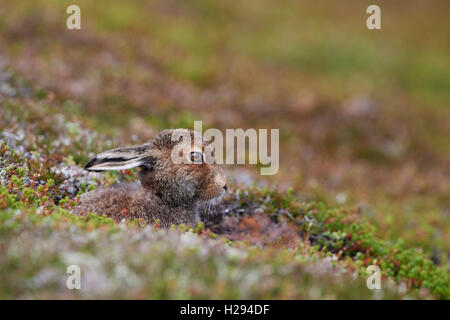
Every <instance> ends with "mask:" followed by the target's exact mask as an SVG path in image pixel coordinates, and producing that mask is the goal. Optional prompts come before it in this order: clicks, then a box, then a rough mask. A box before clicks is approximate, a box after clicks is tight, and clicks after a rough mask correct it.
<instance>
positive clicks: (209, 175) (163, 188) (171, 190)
mask: <svg viewBox="0 0 450 320" xmlns="http://www.w3.org/2000/svg"><path fill="white" fill-rule="evenodd" d="M186 136H187V138H188V139H186ZM177 137H178V139H176V138H177ZM174 138H175V139H174ZM194 141H197V143H195V145H194V144H193V142H194ZM198 142H199V143H198ZM175 148H176V149H175ZM207 149H209V150H210V151H211V150H212V145H211V144H210V141H208V140H205V139H203V138H202V137H201V136H200V135H199V134H198V133H196V132H194V131H192V130H187V129H170V130H164V131H161V132H160V133H159V134H158V135H156V136H155V137H154V138H153V139H152V140H150V141H148V142H147V143H145V144H143V145H141V146H135V147H125V148H117V149H113V150H109V151H105V152H102V153H99V154H98V155H96V156H95V157H94V158H92V159H91V160H89V162H88V163H87V164H86V165H85V166H84V168H85V169H86V170H88V171H104V170H123V169H130V168H134V167H140V168H141V170H140V172H139V180H140V183H139V182H138V183H120V184H117V185H115V186H112V187H110V188H99V189H97V190H93V191H90V192H87V193H85V194H83V195H82V196H81V199H80V203H79V205H78V206H77V207H75V208H74V210H73V213H75V214H78V215H85V214H87V213H89V212H95V213H96V214H99V215H102V214H106V215H107V216H108V217H111V218H112V219H113V220H115V221H117V222H118V221H121V220H122V219H123V218H131V219H135V218H143V219H144V220H146V221H147V222H149V223H153V222H154V221H155V220H156V219H159V220H160V224H161V226H162V227H164V228H167V227H170V226H171V225H172V224H181V223H184V224H195V223H197V222H199V221H200V219H199V205H200V204H202V203H204V202H205V201H207V200H210V199H213V198H216V197H219V196H221V195H222V194H223V193H224V192H225V191H226V190H227V184H226V182H227V179H226V176H225V174H224V172H223V170H222V168H220V167H219V166H218V165H217V164H216V163H215V159H214V151H213V150H212V152H210V153H209V155H210V159H208V161H205V160H206V159H205V157H206V155H207V153H206V151H205V150H207ZM173 150H174V151H175V152H172V151H173ZM176 151H178V152H176ZM173 155H179V159H181V160H183V161H182V162H181V163H180V161H176V162H174V161H173V159H174V158H173Z"/></svg>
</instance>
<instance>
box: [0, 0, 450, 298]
mask: <svg viewBox="0 0 450 320" xmlns="http://www.w3.org/2000/svg"><path fill="white" fill-rule="evenodd" d="M68 4H71V3H68V2H67V3H66V2H65V1H53V0H52V1H34V2H26V1H23V2H2V3H1V4H0V49H1V54H2V55H1V56H0V60H1V61H0V62H1V64H2V66H3V64H4V62H6V63H7V65H8V67H7V68H5V67H2V68H1V70H0V98H1V101H0V104H1V105H0V106H1V108H0V132H1V134H2V136H1V137H0V139H1V140H2V142H1V146H0V152H1V166H0V170H1V171H0V180H1V194H0V208H1V209H0V221H1V222H0V237H1V241H0V252H1V255H0V280H1V281H0V283H1V284H2V285H1V288H0V296H1V297H6V298H27V297H40V298H44V297H55V298H65V297H75V296H77V297H95V298H99V297H117V298H133V297H136V298H203V297H204V298H373V297H375V298H377V297H381V296H377V295H374V293H373V292H372V291H370V290H368V289H367V288H366V286H365V277H364V275H363V273H364V270H365V267H366V266H367V265H370V264H377V265H379V266H380V268H381V270H382V272H383V275H384V280H383V284H384V285H385V290H384V291H383V298H405V297H419V298H420V297H422V298H429V297H435V298H444V299H448V298H449V297H450V294H449V281H448V252H449V250H450V238H449V237H450V232H449V230H450V219H448V213H449V208H450V202H449V199H450V197H449V196H448V195H449V194H450V184H449V181H450V172H449V168H450V166H449V165H448V164H449V160H450V159H449V156H448V155H449V154H448V150H449V147H450V138H449V137H450V126H449V123H450V113H449V109H448V101H449V96H448V93H449V91H448V87H449V80H450V73H449V70H450V68H449V65H448V59H447V51H448V48H447V46H446V44H447V34H445V32H443V31H442V30H448V26H449V25H448V23H449V20H448V19H447V16H448V5H447V4H446V2H445V1H436V2H434V3H433V5H430V6H426V5H423V4H422V3H421V2H420V1H412V2H408V4H406V3H405V6H397V5H394V4H392V3H389V2H386V3H384V2H383V4H382V8H384V9H383V10H384V15H383V17H384V18H383V21H384V22H383V23H384V24H383V29H382V30H381V31H380V32H379V33H371V32H369V31H367V30H366V29H365V28H364V22H365V15H364V12H365V7H364V6H365V4H361V3H359V2H350V3H348V4H346V10H345V15H344V14H343V11H342V10H340V8H339V5H340V4H330V2H322V1H319V2H317V1H316V2H315V4H314V7H313V6H312V5H309V4H308V3H307V2H301V1H286V2H285V3H284V4H283V5H281V4H277V3H276V2H270V1H250V0H248V1H243V2H242V3H239V4H238V3H233V2H210V1H202V0H198V1H197V0H196V1H189V2H186V1H149V2H140V1H130V2H127V3H124V2H122V1H115V0H114V1H113V0H112V1H108V6H105V5H103V4H101V2H92V1H80V6H81V7H82V12H83V29H82V32H77V31H74V32H71V31H68V30H66V29H65V28H64V25H65V18H66V14H65V8H66V7H67V5H68ZM6 13H7V14H6ZM430 17H432V19H433V23H428V22H427V21H429V20H428V19H430ZM336 26H339V28H337V27H336ZM417 26H421V27H420V28H419V29H418V28H417ZM430 35H433V36H430ZM193 119H202V120H203V121H204V125H205V126H206V127H218V128H221V129H223V128H230V127H233V128H234V127H244V128H246V127H257V128H258V127H269V128H270V127H274V126H275V127H278V128H280V129H281V130H280V133H281V146H280V148H281V154H282V156H281V168H280V172H279V174H278V175H276V176H275V177H272V178H270V177H269V178H265V179H261V177H257V176H256V174H255V172H256V170H254V168H244V169H242V170H241V171H237V170H234V168H227V170H228V173H229V175H230V177H231V178H232V177H236V176H242V173H245V176H250V177H251V178H249V179H248V180H250V181H255V183H256V184H258V185H259V187H249V186H247V185H244V184H239V183H238V182H237V183H236V184H235V185H234V186H233V188H232V191H231V192H230V194H229V195H227V197H226V198H225V199H223V202H222V203H220V204H218V205H217V206H216V207H215V208H213V209H212V211H211V212H210V213H209V215H205V217H204V225H202V226H197V227H196V228H195V229H187V230H186V228H185V227H183V226H181V227H178V228H176V230H170V231H164V230H158V226H145V225H144V224H143V223H142V221H141V222H139V221H135V222H125V223H123V224H119V225H114V224H112V222H111V221H109V220H108V219H105V218H102V217H97V216H90V217H88V218H86V219H82V218H77V217H74V216H72V215H71V214H70V208H71V207H72V206H73V205H75V204H76V201H77V195H78V194H80V193H83V192H86V191H88V190H90V189H92V188H96V187H98V186H99V185H110V184H112V183H114V182H116V181H123V180H133V179H134V178H135V176H134V173H133V172H132V171H126V172H118V173H107V174H91V173H89V174H88V173H86V172H84V171H83V170H82V169H81V165H82V164H83V163H85V162H86V160H87V159H88V158H89V157H91V156H92V155H93V154H94V153H96V152H99V151H102V150H104V149H106V148H109V147H115V146H118V145H126V144H134V143H139V142H143V141H145V140H146V139H149V138H150V137H151V136H152V135H153V134H154V133H155V132H157V131H158V130H160V129H162V128H167V127H191V126H192V124H193ZM274 122H276V124H274ZM241 180H242V179H241ZM264 185H265V186H266V187H261V186H264ZM269 185H271V187H268V186H269ZM289 187H293V188H294V189H293V190H296V191H295V192H294V191H291V190H290V189H289ZM206 230H209V231H206ZM402 239H403V240H402ZM178 243H179V244H180V245H177V244H178ZM76 262H78V263H80V264H81V265H82V267H83V269H84V270H87V274H86V278H85V280H86V281H85V285H86V288H87V289H86V290H82V291H80V292H73V291H69V290H67V289H65V286H64V281H65V279H66V274H65V267H66V265H67V264H68V263H75V264H76ZM358 274H359V275H360V276H359V278H358V279H355V280H352V279H353V278H354V276H355V275H358ZM391 282H392V283H391ZM378 294H379V293H378Z"/></svg>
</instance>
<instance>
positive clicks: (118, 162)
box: [84, 145, 154, 171]
mask: <svg viewBox="0 0 450 320" xmlns="http://www.w3.org/2000/svg"><path fill="white" fill-rule="evenodd" d="M149 151H150V145H142V146H136V147H126V148H117V149H113V150H108V151H104V152H102V153H99V154H98V155H96V156H95V157H93V158H92V159H91V160H89V161H88V163H86V164H85V166H84V169H86V170H87V171H104V170H124V169H131V168H135V167H139V166H150V165H151V164H152V163H153V162H154V160H153V159H152V157H151V155H150V153H149Z"/></svg>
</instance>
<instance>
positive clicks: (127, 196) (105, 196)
mask: <svg viewBox="0 0 450 320" xmlns="http://www.w3.org/2000/svg"><path fill="white" fill-rule="evenodd" d="M143 200H145V196H144V194H143V190H142V187H141V186H140V185H139V184H137V183H122V184H118V185H116V186H113V187H110V188H99V189H96V190H93V191H89V192H87V193H85V194H83V195H82V196H81V199H80V202H79V204H78V206H77V207H75V209H74V210H73V211H72V212H73V213H74V214H77V215H87V214H88V213H90V212H93V213H96V214H98V215H106V216H108V217H110V218H112V219H113V220H115V221H117V222H118V221H121V220H122V219H124V218H139V217H143V216H144V213H142V212H140V211H141V210H142V207H143V203H142V201H143Z"/></svg>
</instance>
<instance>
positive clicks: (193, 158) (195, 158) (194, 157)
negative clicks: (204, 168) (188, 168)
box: [189, 152, 203, 163]
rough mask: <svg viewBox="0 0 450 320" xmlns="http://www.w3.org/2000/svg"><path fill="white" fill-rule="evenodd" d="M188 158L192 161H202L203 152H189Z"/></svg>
mask: <svg viewBox="0 0 450 320" xmlns="http://www.w3.org/2000/svg"><path fill="white" fill-rule="evenodd" d="M189 160H191V162H192V163H202V162H203V154H202V153H201V152H191V154H190V155H189Z"/></svg>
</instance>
